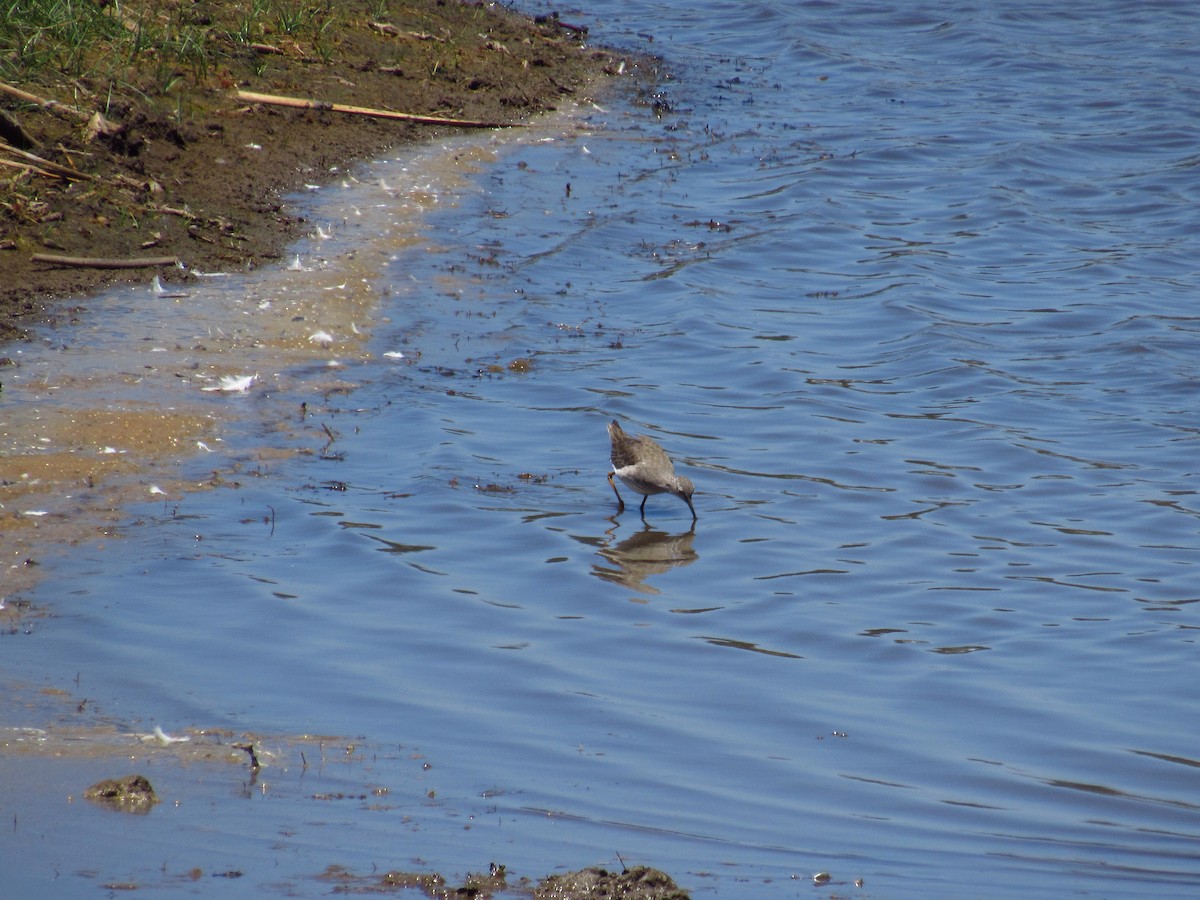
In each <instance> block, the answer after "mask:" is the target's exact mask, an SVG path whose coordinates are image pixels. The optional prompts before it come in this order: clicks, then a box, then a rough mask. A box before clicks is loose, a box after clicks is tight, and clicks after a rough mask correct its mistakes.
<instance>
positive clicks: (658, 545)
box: [592, 521, 699, 594]
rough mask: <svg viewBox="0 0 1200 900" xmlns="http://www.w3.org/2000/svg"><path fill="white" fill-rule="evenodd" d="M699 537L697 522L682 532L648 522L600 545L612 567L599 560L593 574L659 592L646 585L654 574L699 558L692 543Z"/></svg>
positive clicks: (649, 592) (642, 589) (649, 591)
mask: <svg viewBox="0 0 1200 900" xmlns="http://www.w3.org/2000/svg"><path fill="white" fill-rule="evenodd" d="M695 539H696V523H695V522H694V521H693V522H692V527H691V528H689V529H688V530H687V531H684V532H681V533H680V534H667V533H666V532H665V531H658V530H657V529H655V528H652V527H650V525H648V524H647V525H646V527H645V528H644V529H642V530H641V531H638V532H636V533H634V534H632V535H630V536H629V537H627V538H625V539H624V540H622V541H618V542H617V543H615V544H612V545H607V546H601V547H600V549H599V551H598V552H599V553H600V555H601V556H602V557H604V559H605V560H607V561H608V562H610V563H612V565H613V567H612V568H609V567H608V566H604V565H601V564H599V563H597V564H596V565H594V566H593V567H592V573H593V574H594V575H596V577H598V578H603V579H604V580H605V581H612V582H615V583H616V584H620V585H624V586H625V587H627V588H631V589H633V590H635V591H640V592H641V593H644V594H657V593H658V589H657V588H653V587H651V586H650V585H648V584H646V583H645V581H646V579H648V578H649V577H650V576H651V575H660V574H662V573H663V572H666V571H669V570H670V569H674V568H675V567H676V566H686V565H689V564H691V563H693V562H695V561H696V560H697V559H698V558H699V557H698V555H697V553H696V550H695V548H694V547H693V546H692V542H693V541H695Z"/></svg>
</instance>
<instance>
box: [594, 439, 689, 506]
mask: <svg viewBox="0 0 1200 900" xmlns="http://www.w3.org/2000/svg"><path fill="white" fill-rule="evenodd" d="M608 437H609V439H610V440H611V441H612V466H613V470H612V472H610V473H609V476H608V483H609V484H610V485H612V489H613V493H615V494H616V495H617V502H618V503H620V504H621V506H622V508H623V507H624V506H625V502H624V501H623V500H622V499H621V494H620V492H619V491H618V490H617V486H616V484H615V483H614V482H613V476H614V475H615V476H616V477H617V478H620V479H621V483H622V484H624V485H625V486H626V487H627V488H629V489H630V490H631V491H634V492H636V493H638V494H641V495H642V505H641V512H642V515H643V516H644V515H645V514H646V498H647V497H649V496H650V495H651V494H674V495H675V496H676V497H678V498H679V499H680V500H682V501H683V502H684V503H686V504H687V505H688V509H689V510H691V512H692V518H693V519H695V518H696V508H695V507H694V506H692V494H693V493H695V490H696V488H695V485H693V484H692V482H691V479H688V478H684V477H683V476H680V475H676V474H675V465H674V463H672V462H671V457H669V456H667V451H666V450H664V449H663V448H662V447H661V446H659V444H658V442H657V441H655V440H654V439H653V438H650V437H647V436H646V435H644V434H637V435H633V434H626V433H625V431H624V430H623V429H622V428H621V426H620V424H618V423H617V422H616V421H615V420H614V421H613V422H612V423H611V424H609V426H608Z"/></svg>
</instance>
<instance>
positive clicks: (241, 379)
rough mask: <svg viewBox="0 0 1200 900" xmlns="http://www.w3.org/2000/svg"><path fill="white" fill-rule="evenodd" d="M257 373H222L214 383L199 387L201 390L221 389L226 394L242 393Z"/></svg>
mask: <svg viewBox="0 0 1200 900" xmlns="http://www.w3.org/2000/svg"><path fill="white" fill-rule="evenodd" d="M257 378H258V375H222V376H221V378H220V380H219V381H218V382H217V383H216V384H212V385H209V386H208V387H206V388H201V390H202V391H222V392H224V393H226V394H244V393H246V391H248V390H250V385H252V384H254V382H255V380H257Z"/></svg>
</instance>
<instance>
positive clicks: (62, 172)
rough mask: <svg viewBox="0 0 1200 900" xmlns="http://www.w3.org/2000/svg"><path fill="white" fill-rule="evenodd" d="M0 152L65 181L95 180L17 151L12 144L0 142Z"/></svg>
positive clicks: (73, 170)
mask: <svg viewBox="0 0 1200 900" xmlns="http://www.w3.org/2000/svg"><path fill="white" fill-rule="evenodd" d="M0 150H2V151H4V152H5V153H13V154H16V155H17V156H19V157H21V158H22V159H25V160H28V161H29V162H31V163H33V164H34V165H35V166H37V167H38V168H39V169H45V170H46V171H47V172H50V173H52V174H54V175H57V176H58V177H59V178H66V179H69V180H72V181H95V180H96V179H95V176H92V175H88V174H86V173H84V172H79V171H76V170H75V169H71V168H68V167H67V166H60V165H59V164H58V163H55V162H50V160H48V159H42V158H41V157H40V156H38V155H37V154H36V153H27V152H26V151H24V150H19V149H17V148H16V147H14V146H13V145H12V144H6V143H4V142H3V141H0ZM39 174H40V173H39Z"/></svg>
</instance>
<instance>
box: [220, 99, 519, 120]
mask: <svg viewBox="0 0 1200 900" xmlns="http://www.w3.org/2000/svg"><path fill="white" fill-rule="evenodd" d="M237 98H238V99H239V100H245V101H246V102H248V103H269V104H271V105H273V106H291V107H295V108H296V109H318V110H330V111H332V112H340V113H348V114H350V115H353V116H373V117H374V118H377V119H400V120H401V121H405V122H418V123H420V124H422V125H454V126H457V127H459V128H516V127H520V126H519V123H513V122H481V121H478V120H476V119H446V118H442V117H440V116H421V115H416V114H414V113H402V112H393V111H392V110H390V109H372V108H371V107H369V106H348V105H346V104H345V103H330V102H329V101H328V100H308V99H305V98H302V97H281V96H279V95H278V94H258V93H255V92H254V91H238V92H237Z"/></svg>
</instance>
